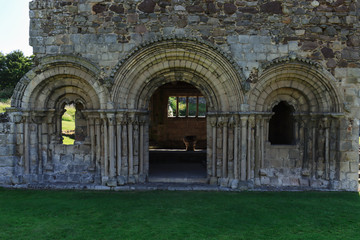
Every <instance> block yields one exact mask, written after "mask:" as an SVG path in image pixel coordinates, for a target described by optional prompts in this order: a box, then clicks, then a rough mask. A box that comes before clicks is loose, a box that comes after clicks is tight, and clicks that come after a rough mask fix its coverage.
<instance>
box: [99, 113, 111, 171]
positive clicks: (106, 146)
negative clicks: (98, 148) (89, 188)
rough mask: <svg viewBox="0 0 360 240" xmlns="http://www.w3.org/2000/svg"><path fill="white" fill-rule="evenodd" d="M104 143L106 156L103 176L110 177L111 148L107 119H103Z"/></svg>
mask: <svg viewBox="0 0 360 240" xmlns="http://www.w3.org/2000/svg"><path fill="white" fill-rule="evenodd" d="M103 128H104V130H103V134H104V136H103V139H104V140H103V142H104V145H103V149H104V152H103V154H104V156H103V159H102V162H101V169H102V175H103V176H108V175H109V172H108V169H109V168H108V148H109V145H108V127H107V119H106V118H103Z"/></svg>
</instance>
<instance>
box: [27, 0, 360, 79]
mask: <svg viewBox="0 0 360 240" xmlns="http://www.w3.org/2000/svg"><path fill="white" fill-rule="evenodd" d="M30 9H31V10H30V17H31V21H30V28H31V32H30V44H31V45H32V46H33V47H34V53H35V54H37V56H38V57H41V56H44V55H47V54H60V53H63V54H76V55H81V56H83V57H86V58H88V59H91V60H92V61H94V62H97V63H99V64H100V65H101V67H103V68H104V70H105V71H106V70H107V71H108V72H110V71H111V68H112V67H114V66H115V65H116V64H117V63H118V61H119V59H122V58H124V57H125V56H126V55H127V54H128V53H129V52H130V51H131V50H132V49H133V48H134V47H136V46H139V45H140V44H141V43H143V42H145V41H151V40H153V39H156V38H161V37H164V36H186V37H198V38H201V39H203V40H206V41H209V42H212V43H214V44H216V45H217V46H220V47H221V48H222V49H223V50H224V51H225V52H227V53H230V54H231V55H232V56H233V58H234V60H235V61H236V62H237V63H238V64H239V65H240V66H242V67H243V68H244V71H245V73H247V74H246V75H248V74H249V73H250V71H251V70H252V68H254V67H255V68H257V67H258V66H259V63H261V62H265V61H271V60H273V59H275V58H277V57H280V56H285V55H288V54H289V52H291V51H293V52H296V53H297V54H299V55H300V56H303V57H307V58H310V59H314V60H317V61H319V62H320V63H321V64H322V65H323V66H324V67H326V68H327V69H329V70H330V72H334V70H335V69H336V68H346V67H350V68H356V67H359V62H358V60H360V55H359V46H360V30H359V11H358V9H359V3H358V2H357V1H356V0H336V1H335V0H319V1H317V0H314V1H292V0H291V1H254V0H249V1H194V0H191V1H170V0H144V1H121V0H112V1H110V0H107V1H99V0H96V1H95V0H88V1H72V0H62V1H46V0H37V1H32V2H31V3H30Z"/></svg>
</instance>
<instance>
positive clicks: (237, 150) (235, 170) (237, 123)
mask: <svg viewBox="0 0 360 240" xmlns="http://www.w3.org/2000/svg"><path fill="white" fill-rule="evenodd" d="M238 132H239V119H238V117H236V118H235V128H234V178H235V179H239V166H238V162H239V159H238V153H239V146H238V145H239V140H238V138H239V136H238Z"/></svg>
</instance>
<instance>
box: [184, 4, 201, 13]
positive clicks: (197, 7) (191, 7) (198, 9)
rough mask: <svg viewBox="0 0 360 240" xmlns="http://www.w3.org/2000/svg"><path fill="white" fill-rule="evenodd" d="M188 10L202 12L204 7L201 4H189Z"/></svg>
mask: <svg viewBox="0 0 360 240" xmlns="http://www.w3.org/2000/svg"><path fill="white" fill-rule="evenodd" d="M186 10H187V11H188V12H189V13H200V12H203V11H204V9H203V8H202V7H201V6H200V5H191V6H187V7H186Z"/></svg>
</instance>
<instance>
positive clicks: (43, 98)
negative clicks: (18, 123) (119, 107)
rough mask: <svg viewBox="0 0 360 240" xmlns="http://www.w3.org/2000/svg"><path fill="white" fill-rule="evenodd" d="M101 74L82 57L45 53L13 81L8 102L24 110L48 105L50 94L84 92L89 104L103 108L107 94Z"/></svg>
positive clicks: (83, 94) (50, 98)
mask: <svg viewBox="0 0 360 240" xmlns="http://www.w3.org/2000/svg"><path fill="white" fill-rule="evenodd" d="M101 76H102V73H101V71H100V70H99V68H97V66H95V65H94V64H93V63H91V62H89V61H87V60H86V59H84V58H79V57H75V56H68V55H59V56H49V57H45V58H43V59H41V60H40V62H39V65H38V66H36V67H35V68H33V69H32V70H30V71H29V72H28V73H27V74H25V76H24V77H23V78H22V79H21V80H20V81H19V83H18V84H17V85H16V87H15V90H14V94H13V96H12V100H11V106H12V107H15V108H21V109H27V110H30V109H38V110H40V109H41V108H48V107H50V105H51V101H50V100H54V99H53V98H54V96H52V95H53V94H55V95H59V94H60V93H62V94H80V95H82V96H85V95H86V96H88V97H85V98H87V99H88V100H89V101H90V102H91V104H90V105H91V108H104V109H105V108H106V103H107V102H108V95H109V94H108V91H107V89H106V88H105V87H103V86H102V83H101ZM60 95H61V94H60ZM60 95H59V96H60ZM48 101H50V102H48ZM49 104H50V105H49Z"/></svg>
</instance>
